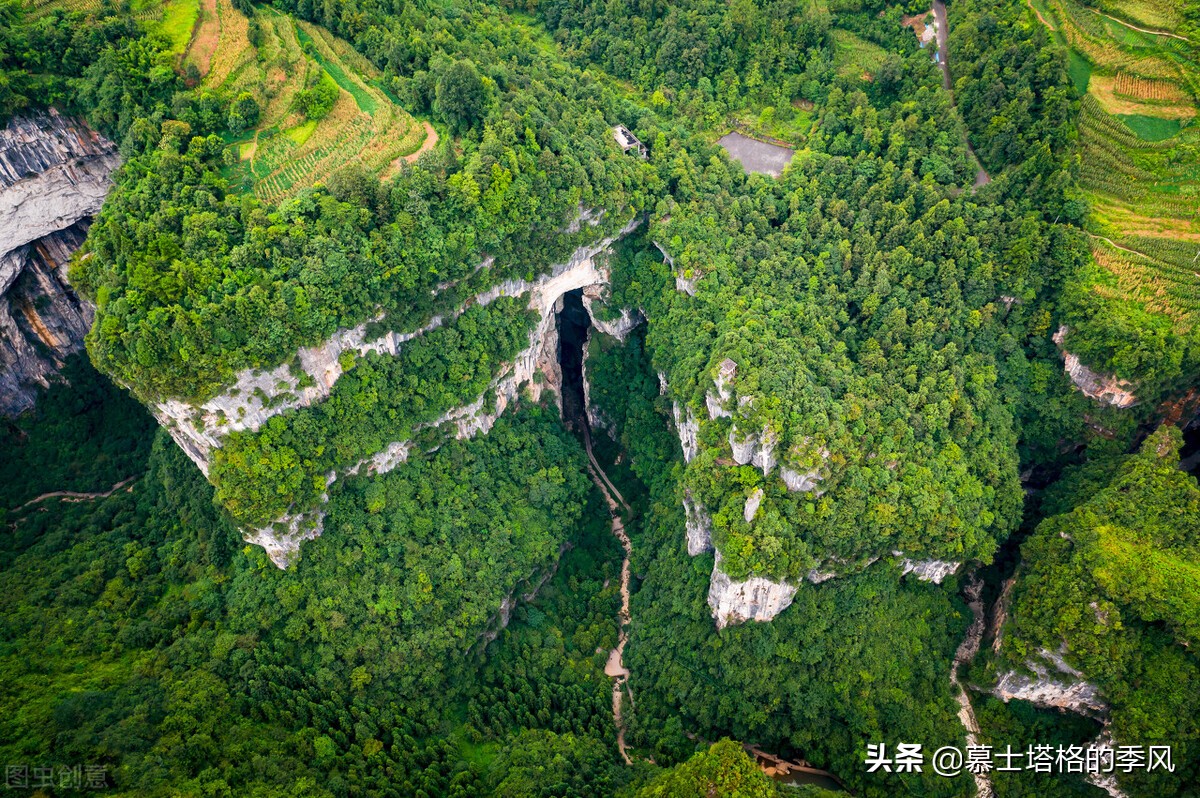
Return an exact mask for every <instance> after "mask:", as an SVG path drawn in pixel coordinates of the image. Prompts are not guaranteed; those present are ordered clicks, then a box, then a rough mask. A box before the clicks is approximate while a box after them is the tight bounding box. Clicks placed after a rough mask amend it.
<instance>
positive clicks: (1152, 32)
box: [1038, 8, 1191, 42]
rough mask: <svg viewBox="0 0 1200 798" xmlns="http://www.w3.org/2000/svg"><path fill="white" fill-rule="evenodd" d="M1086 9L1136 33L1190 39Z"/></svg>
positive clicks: (1096, 10)
mask: <svg viewBox="0 0 1200 798" xmlns="http://www.w3.org/2000/svg"><path fill="white" fill-rule="evenodd" d="M1088 11H1091V12H1092V13H1093V14H1098V15H1100V16H1102V17H1107V18H1108V19H1111V20H1112V21H1113V22H1115V23H1117V24H1118V25H1124V26H1125V27H1127V28H1129V29H1130V30H1135V31H1137V32H1138V33H1148V34H1150V35H1151V36H1170V37H1171V38H1172V39H1179V40H1180V41H1181V42H1186V41H1191V40H1190V39H1188V37H1186V36H1181V35H1179V34H1178V33H1171V32H1170V31H1165V30H1151V29H1150V28H1139V27H1138V26H1137V25H1134V24H1132V23H1129V22H1126V21H1125V20H1123V19H1118V18H1117V17H1114V16H1113V15H1112V14H1105V13H1104V12H1103V11H1101V10H1100V9H1098V8H1089V9H1088ZM1038 16H1039V17H1040V16H1041V15H1040V14H1039V15H1038Z"/></svg>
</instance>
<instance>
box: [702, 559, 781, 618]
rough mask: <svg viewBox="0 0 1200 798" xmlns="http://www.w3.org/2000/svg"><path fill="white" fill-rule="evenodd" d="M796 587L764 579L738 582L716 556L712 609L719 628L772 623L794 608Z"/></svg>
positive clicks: (711, 582)
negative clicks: (741, 624) (752, 623)
mask: <svg viewBox="0 0 1200 798" xmlns="http://www.w3.org/2000/svg"><path fill="white" fill-rule="evenodd" d="M795 595H796V587H795V585H791V584H788V583H787V581H784V580H780V581H778V582H775V581H772V580H770V579H766V578H764V577H761V576H752V577H750V578H749V579H743V580H741V581H737V582H735V581H734V580H732V579H730V578H729V575H728V574H726V573H725V571H724V570H722V568H721V552H720V551H719V550H718V551H717V553H716V562H714V563H713V570H712V576H710V577H709V581H708V606H709V608H711V609H712V614H713V618H714V619H716V622H717V628H718V629H724V628H725V627H726V626H729V625H731V624H738V623H744V622H745V621H760V622H762V621H770V620H772V619H774V617H775V616H776V615H778V614H779V613H781V612H783V611H784V610H785V609H787V608H788V607H789V606H791V604H792V599H793V598H794V597H795Z"/></svg>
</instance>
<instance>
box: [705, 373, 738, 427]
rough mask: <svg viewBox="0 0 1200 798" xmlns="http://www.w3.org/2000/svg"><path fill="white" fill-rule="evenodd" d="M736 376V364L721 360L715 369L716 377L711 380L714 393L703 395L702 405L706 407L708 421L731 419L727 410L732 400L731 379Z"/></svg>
mask: <svg viewBox="0 0 1200 798" xmlns="http://www.w3.org/2000/svg"><path fill="white" fill-rule="evenodd" d="M736 376H737V363H734V362H733V361H732V360H730V359H729V358H725V359H724V360H722V361H721V364H720V365H719V366H718V367H717V376H716V377H714V378H713V385H714V386H715V388H716V393H715V394H714V393H713V392H712V391H709V392H707V393H706V394H705V395H704V403H705V405H706V406H707V407H708V417H709V418H710V419H713V420H716V419H718V418H732V417H733V411H732V410H730V409H729V402H730V400H731V399H733V379H734V377H736Z"/></svg>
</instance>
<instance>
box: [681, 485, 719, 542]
mask: <svg viewBox="0 0 1200 798" xmlns="http://www.w3.org/2000/svg"><path fill="white" fill-rule="evenodd" d="M683 516H684V519H685V522H686V528H687V553H688V555H689V556H691V557H695V556H697V555H699V554H703V553H704V552H706V551H712V550H713V543H712V519H710V518H709V517H708V511H707V510H705V509H704V505H703V504H701V503H700V501H699V500H697V499H696V498H695V497H694V496H692V492H691V490H689V489H687V488H684V490H683Z"/></svg>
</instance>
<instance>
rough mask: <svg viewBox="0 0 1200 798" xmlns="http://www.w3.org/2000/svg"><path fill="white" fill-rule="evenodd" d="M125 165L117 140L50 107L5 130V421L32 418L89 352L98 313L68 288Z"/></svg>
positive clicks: (0, 261) (1, 402) (0, 238)
mask: <svg viewBox="0 0 1200 798" xmlns="http://www.w3.org/2000/svg"><path fill="white" fill-rule="evenodd" d="M119 165H120V157H119V156H118V155H117V152H116V147H115V146H114V145H113V144H112V142H110V141H108V140H106V139H104V138H103V137H102V136H99V135H98V134H96V133H94V132H92V131H91V130H90V129H89V128H88V127H87V126H86V125H85V124H84V123H83V122H81V121H79V120H76V119H73V118H71V117H66V116H63V115H61V114H59V113H58V112H57V111H55V110H53V109H51V110H49V111H39V112H34V113H31V114H26V115H24V116H20V117H16V118H14V119H13V120H12V122H10V123H9V125H8V127H6V128H5V129H4V130H0V413H2V414H4V415H16V414H18V413H22V412H24V411H25V410H28V409H29V408H30V407H31V406H32V405H33V401H34V398H35V397H36V395H37V390H38V388H39V387H43V386H45V385H47V384H48V382H49V380H50V378H51V376H52V375H54V374H55V373H56V372H57V371H58V370H59V369H60V368H62V364H63V361H64V359H65V358H66V357H67V356H68V355H71V354H73V353H75V352H79V351H81V350H82V349H83V337H84V335H85V334H86V333H87V331H88V329H89V328H90V327H91V324H92V317H93V311H92V308H91V307H90V306H89V305H88V304H87V303H86V302H84V301H82V300H81V299H80V298H79V297H78V296H77V295H76V294H75V292H74V291H73V290H71V287H70V285H69V284H68V282H67V264H68V262H69V260H70V258H71V254H72V253H73V252H74V251H75V250H76V249H77V248H78V247H79V246H80V245H81V244H82V243H83V240H84V238H85V237H86V235H87V228H88V223H89V221H90V220H91V217H92V216H93V215H94V214H95V213H96V212H97V211H99V210H100V206H101V205H102V204H103V202H104V196H105V195H106V194H107V193H108V190H109V187H110V186H111V178H110V175H111V173H112V171H113V170H114V169H116V167H117V166H119Z"/></svg>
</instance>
